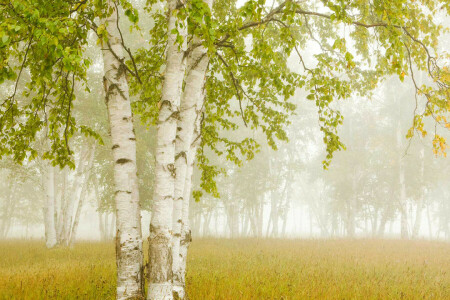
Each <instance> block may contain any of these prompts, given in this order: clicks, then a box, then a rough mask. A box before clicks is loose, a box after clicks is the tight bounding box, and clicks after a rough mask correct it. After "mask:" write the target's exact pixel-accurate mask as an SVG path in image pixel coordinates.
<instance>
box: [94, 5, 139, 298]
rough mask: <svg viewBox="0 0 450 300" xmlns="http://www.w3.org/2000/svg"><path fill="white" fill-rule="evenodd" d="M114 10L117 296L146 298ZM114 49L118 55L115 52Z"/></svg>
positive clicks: (111, 87)
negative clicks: (144, 296) (144, 295)
mask: <svg viewBox="0 0 450 300" xmlns="http://www.w3.org/2000/svg"><path fill="white" fill-rule="evenodd" d="M108 5H109V7H111V8H113V13H112V14H111V15H110V16H109V17H108V18H107V19H106V20H105V23H106V29H107V32H108V34H109V38H108V43H109V45H108V46H107V45H103V48H102V54H103V64H104V77H103V83H104V88H105V93H106V95H105V101H106V105H107V108H108V115H109V124H110V131H111V139H112V144H113V146H112V151H113V158H114V189H115V192H114V200H115V204H116V215H117V218H116V227H117V233H116V262H117V290H116V291H117V297H116V298H117V299H131V298H133V299H141V298H143V288H142V286H143V275H142V273H143V255H142V234H141V231H140V222H141V220H140V207H139V199H138V194H137V193H136V188H137V184H138V183H137V174H136V172H137V167H136V137H135V134H134V128H133V116H132V113H131V104H130V98H129V90H128V82H127V79H126V74H125V70H124V67H123V65H122V63H121V62H120V61H119V60H118V59H117V58H116V57H115V55H116V56H117V57H118V58H119V59H120V60H122V61H124V58H125V57H124V55H123V48H122V44H121V39H120V35H119V32H118V28H117V21H118V20H117V12H116V10H115V9H114V7H115V6H114V3H113V2H112V1H108ZM111 50H112V51H114V53H115V55H114V54H113V53H112V51H111Z"/></svg>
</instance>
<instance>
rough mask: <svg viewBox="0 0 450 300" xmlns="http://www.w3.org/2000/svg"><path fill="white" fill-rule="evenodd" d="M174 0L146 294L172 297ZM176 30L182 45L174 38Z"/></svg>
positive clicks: (176, 98)
mask: <svg viewBox="0 0 450 300" xmlns="http://www.w3.org/2000/svg"><path fill="white" fill-rule="evenodd" d="M178 5H179V2H178V1H177V0H168V6H169V14H168V16H169V17H168V33H169V37H168V50H167V57H166V71H165V75H164V77H165V79H164V83H163V87H162V95H161V106H160V112H159V118H158V128H157V146H156V170H155V173H156V174H155V187H154V190H155V192H154V197H153V203H152V217H151V222H150V236H149V263H150V265H149V279H150V282H149V286H148V295H147V298H148V299H149V300H150V299H173V292H172V274H173V273H172V222H173V217H172V216H173V200H174V193H175V191H174V184H175V140H176V131H177V119H178V118H179V114H180V100H181V90H182V83H183V79H184V73H185V68H186V63H185V59H184V55H185V48H186V40H187V31H186V30H187V28H186V25H187V24H186V22H185V21H183V20H180V19H178V16H177V11H178V9H177V6H178ZM173 30H177V31H178V34H179V35H180V36H181V37H182V38H183V45H179V44H178V42H177V41H176V39H177V34H176V33H172V31H173Z"/></svg>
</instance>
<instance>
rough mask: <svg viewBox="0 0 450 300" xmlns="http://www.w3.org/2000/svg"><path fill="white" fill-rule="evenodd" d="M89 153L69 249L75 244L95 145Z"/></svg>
mask: <svg viewBox="0 0 450 300" xmlns="http://www.w3.org/2000/svg"><path fill="white" fill-rule="evenodd" d="M90 152H91V153H90V154H89V158H88V163H87V166H86V168H83V169H84V182H83V184H82V188H81V194H80V199H79V200H78V206H77V210H76V213H75V217H74V221H73V226H72V232H71V233H70V238H69V246H70V247H73V245H74V243H75V238H76V235H77V230H78V223H79V222H80V216H81V210H82V209H83V203H84V200H85V198H86V195H87V191H88V184H89V178H90V175H91V168H92V163H93V161H94V154H95V144H94V145H93V146H92V149H91V151H90Z"/></svg>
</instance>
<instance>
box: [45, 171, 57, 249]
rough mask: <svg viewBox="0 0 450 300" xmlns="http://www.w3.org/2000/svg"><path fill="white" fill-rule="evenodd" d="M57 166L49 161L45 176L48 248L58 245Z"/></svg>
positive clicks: (46, 238) (46, 241)
mask: <svg viewBox="0 0 450 300" xmlns="http://www.w3.org/2000/svg"><path fill="white" fill-rule="evenodd" d="M54 172H55V167H53V166H52V165H51V163H50V162H48V166H47V174H46V177H45V193H46V197H45V198H46V199H45V200H46V201H45V208H44V224H45V245H46V246H47V248H49V249H50V248H53V247H55V246H56V226H55V179H54V176H55V173H54Z"/></svg>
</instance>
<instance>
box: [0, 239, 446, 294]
mask: <svg viewBox="0 0 450 300" xmlns="http://www.w3.org/2000/svg"><path fill="white" fill-rule="evenodd" d="M114 258H115V255H114V245H113V243H112V242H110V243H88V242H81V243H78V244H77V245H76V246H75V248H74V249H65V248H58V249H52V250H47V249H45V246H44V244H43V242H39V241H2V242H0V299H114V292H115V261H114ZM188 269H189V271H188V276H187V284H188V293H189V297H190V299H191V300H197V299H201V300H202V299H450V244H449V243H443V242H426V241H396V240H274V239H263V240H257V239H237V240H227V239H198V240H195V241H194V242H193V243H192V246H191V248H190V253H189V261H188Z"/></svg>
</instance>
